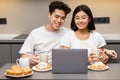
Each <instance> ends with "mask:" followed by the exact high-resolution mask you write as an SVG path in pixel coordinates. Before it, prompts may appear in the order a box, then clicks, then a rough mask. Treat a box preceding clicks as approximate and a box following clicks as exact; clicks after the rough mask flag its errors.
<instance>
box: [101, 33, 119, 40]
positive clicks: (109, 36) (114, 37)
mask: <svg viewBox="0 0 120 80" xmlns="http://www.w3.org/2000/svg"><path fill="white" fill-rule="evenodd" d="M102 35H103V37H104V39H105V40H120V34H102Z"/></svg>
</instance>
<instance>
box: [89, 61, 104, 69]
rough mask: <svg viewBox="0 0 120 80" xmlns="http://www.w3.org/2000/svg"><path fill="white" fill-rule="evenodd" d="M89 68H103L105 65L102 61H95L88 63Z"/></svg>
mask: <svg viewBox="0 0 120 80" xmlns="http://www.w3.org/2000/svg"><path fill="white" fill-rule="evenodd" d="M90 68H91V69H105V68H106V65H105V64H103V63H102V62H95V63H94V64H91V65H90Z"/></svg>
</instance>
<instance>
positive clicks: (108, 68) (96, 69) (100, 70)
mask: <svg viewBox="0 0 120 80" xmlns="http://www.w3.org/2000/svg"><path fill="white" fill-rule="evenodd" d="M88 69H90V70H93V71H104V70H107V69H109V67H108V66H106V68H103V69H93V68H90V65H89V66H88Z"/></svg>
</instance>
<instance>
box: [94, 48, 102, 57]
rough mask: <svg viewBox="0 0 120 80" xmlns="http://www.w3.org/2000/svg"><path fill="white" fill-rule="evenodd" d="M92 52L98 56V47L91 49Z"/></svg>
mask: <svg viewBox="0 0 120 80" xmlns="http://www.w3.org/2000/svg"><path fill="white" fill-rule="evenodd" d="M92 53H94V54H95V55H96V56H97V57H100V49H92Z"/></svg>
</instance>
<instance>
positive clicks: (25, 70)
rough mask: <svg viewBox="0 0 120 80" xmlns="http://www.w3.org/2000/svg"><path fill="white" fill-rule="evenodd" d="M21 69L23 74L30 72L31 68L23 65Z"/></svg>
mask: <svg viewBox="0 0 120 80" xmlns="http://www.w3.org/2000/svg"><path fill="white" fill-rule="evenodd" d="M22 71H23V73H24V74H25V75H27V74H31V73H32V69H30V67H23V68H22Z"/></svg>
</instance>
